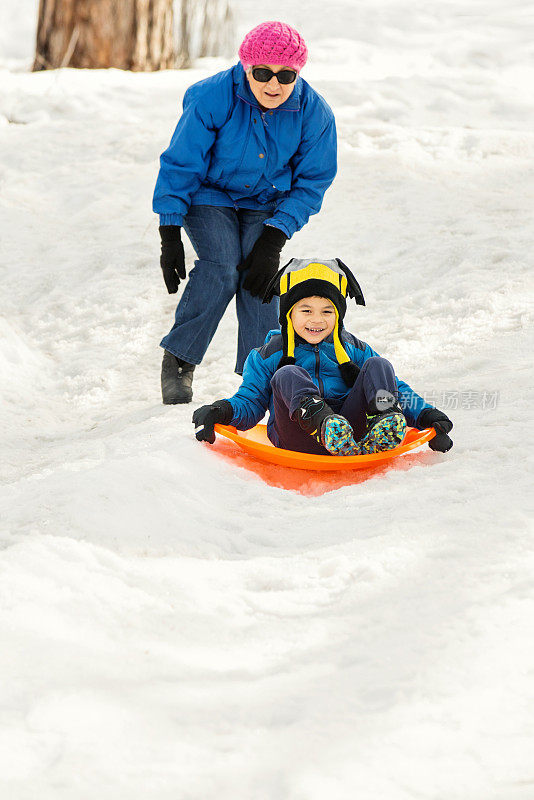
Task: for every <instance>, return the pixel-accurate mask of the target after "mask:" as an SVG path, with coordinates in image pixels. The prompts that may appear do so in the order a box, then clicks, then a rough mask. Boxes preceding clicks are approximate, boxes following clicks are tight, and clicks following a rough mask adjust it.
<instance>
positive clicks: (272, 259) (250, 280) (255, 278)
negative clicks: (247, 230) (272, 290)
mask: <svg viewBox="0 0 534 800" xmlns="http://www.w3.org/2000/svg"><path fill="white" fill-rule="evenodd" d="M286 242H287V236H286V235H285V233H283V232H282V231H281V230H280V228H275V227H274V226H272V225H264V226H263V232H262V233H261V234H260V236H259V237H258V238H257V239H256V241H255V243H254V247H253V248H252V250H251V252H250V255H249V256H247V258H245V260H244V261H242V262H241V264H239V265H238V267H237V269H238V271H239V272H243V270H245V269H246V270H248V272H247V275H246V277H245V280H244V281H243V289H247V290H248V291H249V292H250V294H251V295H253V297H261V296H262V295H263V294H264V292H265V290H266V288H267V286H268V285H269V282H270V280H271V278H272V277H273V276H274V275H276V273H277V272H278V268H279V266H280V253H281V252H282V247H283V246H284V245H285V243H286Z"/></svg>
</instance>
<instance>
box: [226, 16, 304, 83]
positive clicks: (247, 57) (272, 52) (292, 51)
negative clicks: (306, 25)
mask: <svg viewBox="0 0 534 800" xmlns="http://www.w3.org/2000/svg"><path fill="white" fill-rule="evenodd" d="M239 58H240V61H241V63H242V65H243V69H245V70H247V69H248V68H249V67H253V66H255V65H257V64H282V65H283V66H284V67H291V69H294V70H296V72H300V70H301V69H302V67H303V66H304V64H305V63H306V59H307V58H308V48H307V47H306V45H305V43H304V39H303V38H302V36H301V35H300V34H299V33H298V31H296V30H295V29H294V28H292V27H291V26H290V25H286V23H285V22H262V23H261V24H260V25H257V26H256V27H255V28H253V29H252V30H251V31H249V33H247V35H246V36H245V38H244V39H243V42H242V44H241V47H240V48H239Z"/></svg>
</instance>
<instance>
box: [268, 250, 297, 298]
mask: <svg viewBox="0 0 534 800" xmlns="http://www.w3.org/2000/svg"><path fill="white" fill-rule="evenodd" d="M291 261H293V259H290V260H289V261H288V262H287V264H284V266H283V267H280V269H279V270H278V272H277V273H276V274H275V275H273V277H272V278H271V280H270V281H269V283H268V284H267V288H266V289H265V291H264V293H263V301H262V302H264V303H270V302H271V300H272V299H273V297H275V296H276V295H279V294H280V278H281V277H282V275H283V274H284V270H285V269H286V267H288V266H289V265H290V264H291Z"/></svg>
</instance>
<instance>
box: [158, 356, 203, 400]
mask: <svg viewBox="0 0 534 800" xmlns="http://www.w3.org/2000/svg"><path fill="white" fill-rule="evenodd" d="M194 369H195V365H194V364H188V363H187V361H182V359H181V358H176V356H173V354H172V353H169V351H168V350H164V351H163V362H162V364H161V396H162V398H163V404H164V405H166V406H170V405H176V404H177V403H190V402H191V400H192V399H193V387H192V383H193V371H194Z"/></svg>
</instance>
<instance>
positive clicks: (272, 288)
mask: <svg viewBox="0 0 534 800" xmlns="http://www.w3.org/2000/svg"><path fill="white" fill-rule="evenodd" d="M275 295H280V327H281V330H282V340H283V356H282V358H281V360H280V363H279V364H278V369H279V368H280V367H283V366H285V365H286V364H294V363H295V355H294V353H295V331H294V329H293V324H292V322H291V316H290V315H291V311H292V309H293V306H294V305H295V304H296V303H298V302H299V300H302V299H303V298H304V297H313V296H317V297H326V298H328V300H330V301H331V302H332V303H333V305H334V308H335V309H336V318H337V319H336V326H335V328H334V331H333V339H334V348H335V352H336V358H337V360H338V363H339V369H340V371H341V375H342V377H343V380H344V381H345V383H347V384H348V385H349V386H352V385H353V383H354V381H355V380H356V377H357V375H358V372H359V370H358V367H357V366H356V364H354V363H353V362H352V361H351V360H350V358H349V356H348V355H347V353H346V351H345V348H344V347H343V344H342V342H341V331H342V329H343V318H344V316H345V312H346V310H347V300H346V298H347V297H352V298H354V299H355V300H356V303H357V304H358V305H360V306H364V305H365V300H364V297H363V293H362V290H361V289H360V285H359V283H358V281H357V280H356V278H355V277H354V275H353V274H352V272H351V271H350V269H349V268H348V267H347V266H346V265H345V264H344V263H343V262H342V261H341V260H340V259H339V258H334V259H331V260H329V261H319V260H318V259H313V258H292V259H291V261H290V262H289V263H288V264H286V265H285V266H283V267H282V268H281V269H280V270H279V271H278V273H277V274H276V275H275V276H274V277H273V279H272V280H271V282H270V283H269V285H268V287H267V289H266V290H265V294H264V296H263V302H264V303H269V302H270V301H271V300H272V299H273V297H274V296H275Z"/></svg>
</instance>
